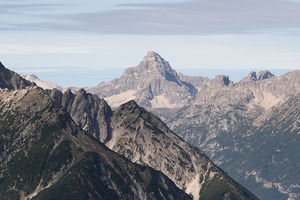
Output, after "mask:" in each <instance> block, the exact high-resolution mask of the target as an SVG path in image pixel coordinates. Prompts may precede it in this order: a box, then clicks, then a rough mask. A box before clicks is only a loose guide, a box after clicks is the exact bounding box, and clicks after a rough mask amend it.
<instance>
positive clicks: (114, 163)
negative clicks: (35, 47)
mask: <svg viewBox="0 0 300 200" xmlns="http://www.w3.org/2000/svg"><path fill="white" fill-rule="evenodd" d="M0 77H3V78H1V79H0V86H1V89H0V101H1V104H0V105H1V106H0V194H1V195H0V199H191V198H192V197H193V198H194V199H257V198H256V197H255V196H254V195H252V194H251V193H250V192H249V191H248V190H246V189H245V188H244V187H242V186H241V185H239V184H238V183H237V182H235V181H234V180H233V179H231V178H230V177H229V176H228V175H227V174H226V173H225V172H223V171H222V170H221V169H220V168H218V167H217V166H216V165H215V164H214V163H213V162H211V161H210V160H209V159H208V158H207V157H206V156H205V155H204V154H203V152H201V151H200V150H199V149H197V148H195V147H193V146H191V145H189V144H188V143H186V142H184V141H183V140H182V139H181V138H179V137H178V136H177V135H176V134H174V133H173V132H172V131H171V130H170V129H168V127H167V126H166V125H165V124H164V123H163V122H162V121H160V119H159V118H157V117H156V116H155V115H153V114H151V113H149V112H148V111H146V110H145V109H143V108H141V107H139V106H138V105H137V103H136V102H135V101H129V102H128V103H126V104H123V105H121V106H120V107H119V108H117V109H116V110H115V111H112V110H111V108H110V107H109V106H108V104H107V103H106V102H105V101H104V100H103V99H100V98H99V97H98V96H96V95H91V94H89V93H86V92H85V91H84V90H83V89H81V90H79V91H78V92H77V93H76V94H73V93H72V92H71V91H70V90H68V91H66V92H65V93H62V92H60V91H59V90H55V89H54V90H46V91H45V90H43V89H41V88H39V87H37V86H36V85H35V84H34V83H31V82H29V81H26V80H25V79H23V78H22V77H21V76H19V75H18V74H17V73H14V72H12V71H10V70H8V69H6V68H5V67H4V66H3V65H2V64H0ZM92 126H93V127H92ZM104 144H105V145H106V146H107V147H109V148H110V149H112V150H114V151H115V152H118V153H120V154H122V155H124V156H125V157H127V158H128V159H129V160H128V159H127V158H125V157H124V156H121V155H120V154H117V153H114V152H112V151H111V150H109V149H108V148H107V147H105V145H104ZM130 160H131V161H130ZM139 164H140V165H139ZM150 167H152V168H150ZM153 168H154V169H153ZM155 169H156V170H160V171H161V172H163V173H164V174H165V175H164V174H163V173H161V172H159V171H156V170H155ZM169 178H170V179H171V180H170V179H169ZM174 183H175V184H174ZM188 194H189V195H188Z"/></svg>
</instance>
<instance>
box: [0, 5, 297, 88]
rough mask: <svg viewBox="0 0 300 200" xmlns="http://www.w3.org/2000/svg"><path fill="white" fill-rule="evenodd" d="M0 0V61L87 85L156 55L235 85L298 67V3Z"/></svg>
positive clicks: (51, 78) (46, 76) (191, 71)
mask: <svg viewBox="0 0 300 200" xmlns="http://www.w3.org/2000/svg"><path fill="white" fill-rule="evenodd" d="M140 2H141V1H137V0H136V1H134V0H127V1H126V0H104V1H103V0H98V1H96V0H90V1H89V2H88V4H87V2H86V1H83V0H75V1H72V3H70V1H65V0H60V1H58V0H51V1H50V0H48V1H47V0H43V1H42V0H23V1H19V0H9V1H8V0H0V60H1V61H2V62H3V63H4V64H5V65H6V66H7V67H9V68H10V69H13V70H15V71H17V72H20V73H27V74H31V73H35V74H37V75H38V76H39V77H40V78H41V79H44V80H48V81H53V82H56V83H58V84H61V85H63V86H71V85H73V86H92V85H96V84H97V83H100V82H101V81H107V80H110V79H113V78H115V77H118V76H119V75H120V74H121V73H122V72H123V70H124V69H125V68H126V67H130V66H136V65H137V64H138V63H139V61H140V60H141V59H142V58H143V56H144V55H146V53H147V51H149V50H154V51H157V52H158V53H160V54H161V55H162V57H164V58H165V59H166V60H168V61H169V62H170V64H171V65H172V67H173V68H174V69H176V70H177V71H182V72H185V73H187V74H192V75H206V76H210V77H212V76H214V75H216V74H218V73H226V74H228V75H229V76H231V79H233V80H235V81H236V80H238V79H239V78H241V77H242V76H245V75H246V74H247V72H248V71H251V70H256V71H259V70H264V69H269V70H271V71H274V72H275V73H277V74H281V73H283V72H285V71H290V70H295V69H300V37H299V32H300V31H299V30H300V1H296V0H294V1H292V0H272V1H271V0H226V1H224V0H197V1H184V0H182V1H180V0H178V1H174V0H173V1H171V0H168V1H167V0H163V1H162V0H161V1H158V0H144V1H142V2H143V3H140Z"/></svg>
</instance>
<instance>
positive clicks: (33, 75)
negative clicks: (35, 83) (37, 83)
mask: <svg viewBox="0 0 300 200" xmlns="http://www.w3.org/2000/svg"><path fill="white" fill-rule="evenodd" d="M29 76H30V77H31V78H33V79H37V80H39V78H38V77H37V76H36V75H35V74H30V75H29Z"/></svg>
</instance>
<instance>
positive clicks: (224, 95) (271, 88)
mask: <svg viewBox="0 0 300 200" xmlns="http://www.w3.org/2000/svg"><path fill="white" fill-rule="evenodd" d="M85 89H86V90H87V91H88V92H90V93H93V94H96V95H98V96H99V97H101V98H104V99H105V100H106V101H107V102H108V104H109V105H110V106H111V107H112V108H113V109H114V110H115V112H118V111H119V108H118V107H119V106H120V105H121V104H123V103H126V102H127V101H130V100H133V99H134V100H135V101H136V102H137V104H138V105H140V106H143V107H144V108H146V109H147V110H149V111H151V112H153V113H155V114H156V115H157V116H159V117H160V118H162V119H163V120H164V122H165V123H166V124H167V125H168V126H169V127H171V129H172V130H174V132H175V133H177V134H178V135H179V136H181V137H182V138H183V139H184V140H186V141H188V142H189V143H190V144H192V145H195V146H197V147H200V149H201V150H202V151H204V152H205V153H206V154H207V155H208V157H209V158H210V159H212V161H214V162H215V163H217V164H218V165H219V166H220V167H221V168H222V169H224V170H225V171H227V172H229V175H231V176H232V177H234V178H235V179H236V180H238V181H239V182H240V183H242V184H243V185H244V186H246V187H247V188H248V189H250V191H251V192H253V193H254V194H256V195H257V196H258V197H260V198H261V199H267V200H271V199H291V200H292V199H295V200H296V199H299V198H300V192H299V191H300V182H299V180H300V173H299V166H300V155H299V154H298V153H296V152H297V151H299V146H300V145H299V141H300V138H299V137H300V130H299V127H300V124H299V123H300V115H299V93H300V71H299V70H295V71H293V72H289V73H286V74H284V75H282V76H279V77H276V76H274V74H272V73H271V72H269V71H261V72H259V73H256V72H250V73H249V75H248V77H245V78H244V79H242V80H241V81H239V82H237V83H233V82H232V81H231V80H230V79H229V77H228V76H226V75H219V76H216V77H215V78H214V79H208V78H205V77H191V76H185V75H183V74H181V73H177V72H176V71H175V70H173V69H172V68H171V66H170V65H169V63H168V62H167V61H165V60H164V59H163V58H162V57H161V56H160V55H158V54H157V53H155V52H149V53H148V54H147V55H146V56H145V57H144V59H143V60H142V61H141V62H140V64H139V65H138V66H137V67H132V68H128V69H127V70H126V71H125V73H124V74H123V75H122V76H121V77H120V78H117V79H114V80H112V81H110V82H103V83H100V84H99V85H97V86H95V87H92V88H85ZM77 90H78V89H76V90H74V89H73V90H72V91H77ZM78 92H79V93H78ZM78 92H77V93H76V95H75V94H73V93H72V92H71V91H67V92H65V93H64V94H56V95H55V94H54V93H59V91H51V92H49V94H50V96H52V98H53V99H65V97H63V96H65V95H71V94H72V95H73V96H74V97H72V98H75V99H76V98H79V97H78V95H79V94H81V93H82V95H83V93H86V92H85V91H83V90H81V91H78ZM86 94H87V93H86ZM72 95H71V96H72ZM79 96H80V95H79ZM88 96H89V95H88ZM80 98H82V97H80ZM93 98H95V97H94V96H93V95H90V97H88V98H87V99H88V101H87V103H85V104H84V107H85V109H87V108H88V107H89V106H91V105H92V104H93V103H92V102H94V100H93ZM66 101H67V100H63V101H61V102H66ZM102 101H103V102H105V101H104V100H102ZM61 104H62V105H63V106H64V107H66V106H69V107H68V108H67V109H69V110H70V112H71V115H72V111H71V110H74V109H75V108H76V107H77V106H78V105H79V104H78V103H76V104H75V105H77V106H75V105H74V104H67V103H61ZM100 105H102V106H104V105H105V103H102V104H100V103H99V106H100ZM125 105H127V104H125ZM105 106H106V107H107V105H105ZM121 107H122V106H121ZM126 108H127V107H125V108H124V109H126ZM97 109H98V107H96V108H94V110H97ZM135 111H136V110H135V109H133V110H132V111H131V112H133V113H135ZM75 113H76V112H75ZM79 113H81V112H78V113H77V114H73V115H74V117H73V118H75V119H77V121H76V120H75V121H76V123H77V124H81V127H82V128H83V129H85V130H87V131H88V132H90V133H91V134H92V135H94V136H95V137H96V138H98V140H100V141H101V142H104V143H106V144H107V145H108V146H109V147H110V148H112V149H114V150H115V151H118V152H120V153H122V154H124V155H125V156H127V157H129V158H130V159H132V160H133V161H135V162H140V163H142V161H138V160H139V157H138V156H137V157H134V156H133V157H132V156H131V154H133V155H134V152H135V151H134V152H132V150H128V149H127V148H128V147H126V148H125V147H124V146H122V148H121V147H117V146H115V144H116V142H109V141H111V140H113V141H114V140H116V141H118V142H117V144H118V143H122V142H124V143H125V144H127V143H128V141H127V140H128V138H129V137H125V136H123V135H122V134H121V133H120V134H119V135H120V137H121V138H123V137H125V138H123V139H122V140H121V141H119V139H118V138H114V137H113V136H112V135H110V132H112V131H113V130H119V128H115V127H114V125H113V126H112V129H110V128H109V127H110V126H108V125H106V126H104V127H103V126H99V125H98V124H101V123H98V122H96V121H99V120H95V119H98V118H99V119H101V120H102V121H105V120H107V121H106V122H105V123H107V124H111V123H112V124H114V123H113V122H114V121H113V119H114V118H115V117H114V114H112V113H113V112H111V111H109V109H107V113H110V114H108V116H109V117H106V118H105V117H104V118H103V117H100V116H99V115H100V114H99V113H97V112H96V113H95V112H89V111H86V112H85V113H87V114H84V118H83V117H81V116H80V114H79ZM101 113H103V112H101ZM92 116H93V117H92ZM138 116H140V115H138ZM104 119H105V120H104ZM133 119H135V118H134V117H133ZM101 120H100V121H101ZM134 122H135V121H134ZM128 123H129V122H128ZM132 123H133V122H132ZM129 124H130V123H129ZM97 126H98V128H97ZM138 127H139V126H137V127H134V128H137V129H138ZM134 128H132V129H134ZM127 132H128V133H127V134H129V132H130V131H127ZM137 138H138V137H137ZM123 140H124V141H123ZM150 141H151V140H150ZM131 142H132V141H131ZM130 144H131V143H130ZM125 146H126V145H125ZM135 148H136V149H138V146H137V147H135ZM144 148H146V147H143V148H142V150H143V151H145V152H147V151H148V150H147V149H146V150H145V149H144ZM164 148H166V147H164ZM181 148H182V147H181ZM185 151H187V150H185ZM141 152H142V151H141ZM187 152H188V151H187ZM189 154H190V153H189ZM138 155H139V154H138ZM145 155H147V154H146V153H145ZM141 160H143V162H145V161H144V160H145V159H144V157H143V158H142V159H141ZM146 161H147V162H148V163H147V164H149V163H150V161H149V160H146ZM150 166H151V165H150ZM153 167H154V166H153ZM154 168H155V167H154ZM159 170H162V169H159ZM162 171H163V170H162ZM164 173H166V174H167V173H168V172H164ZM171 179H172V178H171ZM172 180H173V181H175V183H177V184H178V182H176V179H172Z"/></svg>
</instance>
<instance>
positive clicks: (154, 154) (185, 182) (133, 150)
mask: <svg viewBox="0 0 300 200" xmlns="http://www.w3.org/2000/svg"><path fill="white" fill-rule="evenodd" d="M47 92H48V94H49V95H50V97H51V98H52V99H54V100H55V101H56V102H57V103H59V104H60V105H62V106H63V107H64V108H65V109H66V110H68V111H69V113H71V116H72V118H73V120H74V121H75V122H76V124H77V125H79V127H81V128H83V129H85V130H87V131H88V133H89V134H90V135H93V136H94V138H96V139H97V140H98V141H101V142H103V143H105V144H106V146H107V147H109V148H110V149H112V150H114V151H115V152H118V153H120V154H122V155H124V156H125V157H127V158H129V159H130V160H131V161H132V162H135V163H138V164H141V165H146V166H151V167H153V168H154V169H157V170H159V171H162V172H163V173H164V174H166V175H167V176H168V177H169V178H170V179H171V180H173V181H174V182H175V184H176V185H177V186H178V187H179V188H181V189H185V191H186V192H187V193H191V194H192V195H193V196H194V198H195V199H199V197H200V199H201V198H203V199H206V198H208V197H209V198H211V197H212V195H213V194H210V192H209V191H211V190H214V189H213V188H212V187H221V188H223V189H220V190H219V192H220V193H218V194H214V195H216V196H218V195H219V196H222V195H225V194H226V196H227V197H229V196H230V197H232V198H238V199H256V198H255V197H254V196H253V195H251V193H249V192H248V191H247V190H246V189H244V188H243V187H242V186H240V185H239V184H237V183H236V182H235V181H233V180H232V179H231V178H230V177H228V176H227V175H226V173H224V172H223V171H222V170H221V169H219V168H218V167H217V166H215V165H214V164H213V163H212V162H211V161H210V160H209V159H208V158H207V157H206V156H205V155H204V154H203V153H202V152H201V151H200V150H199V149H197V148H194V147H192V146H191V145H189V144H188V143H186V142H184V141H183V140H182V139H181V138H179V137H178V136H177V135H175V134H174V133H173V132H172V131H171V130H170V129H169V128H168V127H167V126H166V125H165V124H164V123H163V122H162V121H161V120H160V119H159V118H158V117H156V116H155V115H153V114H151V113H149V112H147V111H146V110H145V109H144V108H142V107H139V106H138V104H137V103H136V102H135V101H133V100H131V101H129V102H127V103H125V104H123V105H121V106H120V107H119V108H117V109H116V110H115V111H114V112H112V110H111V109H110V107H109V106H108V104H107V103H106V102H105V101H104V100H103V99H100V98H99V97H98V96H96V95H91V94H88V93H86V92H85V91H84V90H83V89H81V90H80V91H78V92H77V93H75V94H73V93H72V92H71V91H70V90H69V91H66V92H65V93H62V92H60V91H58V90H52V91H51V90H48V91H47ZM95 125H96V126H95ZM187 169H188V170H187ZM245 194H247V195H246V196H245Z"/></svg>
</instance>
